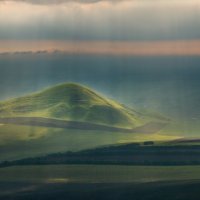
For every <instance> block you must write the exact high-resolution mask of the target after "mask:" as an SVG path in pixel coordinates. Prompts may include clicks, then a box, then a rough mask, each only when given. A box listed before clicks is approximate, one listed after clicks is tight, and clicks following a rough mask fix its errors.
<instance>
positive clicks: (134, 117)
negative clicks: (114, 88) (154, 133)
mask: <svg viewBox="0 0 200 200" xmlns="http://www.w3.org/2000/svg"><path fill="white" fill-rule="evenodd" d="M0 117H1V118H13V117H15V118H16V117H27V118H28V117H30V118H31V117H41V118H50V119H60V120H68V121H78V122H90V123H96V124H103V125H109V126H115V127H122V128H134V127H137V126H140V125H144V124H145V123H146V119H145V117H144V116H142V115H141V114H140V113H138V112H136V111H134V110H132V109H129V108H127V107H125V106H124V105H122V104H120V103H117V102H115V101H113V100H110V99H107V98H105V97H102V96H101V95H99V94H97V93H96V92H94V91H92V90H91V89H89V88H87V87H84V86H82V85H78V84H74V83H64V84H60V85H57V86H55V87H51V88H48V89H46V90H44V91H40V92H37V93H34V94H31V95H27V96H23V97H19V98H15V99H11V100H8V101H4V102H1V103H0Z"/></svg>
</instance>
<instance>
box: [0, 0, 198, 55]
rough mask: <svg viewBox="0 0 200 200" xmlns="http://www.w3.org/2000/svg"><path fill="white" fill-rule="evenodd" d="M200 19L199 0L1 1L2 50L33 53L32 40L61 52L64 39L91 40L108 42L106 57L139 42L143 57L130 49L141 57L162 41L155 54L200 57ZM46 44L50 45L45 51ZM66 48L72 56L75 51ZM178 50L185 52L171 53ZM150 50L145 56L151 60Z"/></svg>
mask: <svg viewBox="0 0 200 200" xmlns="http://www.w3.org/2000/svg"><path fill="white" fill-rule="evenodd" d="M199 19H200V1H198V0H171V1H167V0H130V1H129V0H127V1H126V0H105V1H98V0H48V1H47V0H21V1H20V0H15V1H7V0H0V27H1V28H0V43H1V45H0V46H1V49H0V51H1V52H6V51H16V49H15V48H14V47H16V46H18V51H25V50H26V47H27V51H30V50H32V49H31V48H30V45H29V44H28V42H29V41H30V40H32V41H37V43H38V40H39V41H41V44H40V45H37V47H38V50H41V49H43V50H52V49H56V50H63V45H61V47H59V44H61V43H59V42H58V43H57V44H56V41H58V40H59V41H64V40H65V42H66V41H68V42H66V43H65V44H70V43H71V42H74V41H75V42H76V41H82V42H83V43H84V44H85V46H86V47H88V46H90V44H91V43H89V44H87V42H88V41H94V42H96V44H97V41H98V42H99V41H100V42H101V41H104V44H105V46H104V50H105V49H106V48H108V50H107V51H105V52H104V53H107V52H110V51H111V50H109V48H111V47H110V45H111V46H112V44H111V43H116V42H127V41H128V42H127V43H129V44H130V42H132V45H133V46H135V42H140V46H141V47H139V50H138V51H139V52H135V50H132V49H131V50H129V51H131V52H135V53H134V55H135V54H136V55H137V54H141V48H143V49H146V48H147V49H148V48H149V49H156V48H157V46H154V44H153V43H152V42H154V41H156V42H157V44H156V45H158V41H160V43H159V48H158V51H157V52H158V53H159V52H165V53H160V54H169V52H171V54H183V55H185V54H188V55H191V54H194V55H199V54H200V53H199V52H200V51H199V43H198V45H197V44H196V41H197V40H199V38H200V20H199ZM3 41H4V43H3ZM8 41H9V42H8ZM19 41H21V42H22V43H21V45H19ZM44 41H49V42H46V46H45V45H44V43H45V42H44ZM52 41H53V42H52ZM163 41H164V42H163ZM167 41H168V42H169V44H166V42H167ZM42 42H43V43H42ZM106 42H107V43H106ZM145 42H147V43H146V44H145ZM149 42H150V43H149ZM172 42H175V43H172ZM190 42H191V43H190ZM83 43H82V44H83ZM17 44H18V45H17ZM49 44H51V45H50V46H49ZM75 44H76V45H77V43H75ZM98 44H99V43H98ZM114 45H115V44H114ZM116 45H118V51H120V52H123V49H127V48H128V49H130V47H126V46H123V45H122V49H121V50H119V48H120V47H119V46H120V45H119V43H116ZM149 45H150V47H149ZM188 45H189V50H188ZM193 45H195V46H193ZM20 46H21V47H22V46H23V48H22V49H20ZM169 46H170V48H169ZM3 47H4V48H3ZM28 47H29V48H28ZM66 48H67V49H68V50H67V51H69V48H71V47H70V46H68V47H67V46H66ZM99 48H100V50H97V49H99ZM101 48H102V47H99V46H98V45H96V50H95V51H96V52H98V51H100V53H102V51H103V50H102V49H101ZM131 48H133V47H131ZM177 48H179V49H182V52H180V50H177V51H178V52H177V51H176V50H174V52H173V51H172V49H177ZM84 49H85V47H84V48H83V47H81V48H80V50H79V49H78V50H77V49H76V51H79V53H80V52H82V51H85V50H84ZM114 49H116V48H114ZM160 49H161V51H160ZM162 49H164V50H162ZM166 49H168V52H166V51H167V50H166ZM34 50H36V49H35V48H34ZM70 51H75V50H74V49H72V50H70ZM148 51H149V50H147V52H145V51H143V53H144V54H145V53H146V54H147V55H148V54H149V53H148ZM157 52H154V54H156V53H157Z"/></svg>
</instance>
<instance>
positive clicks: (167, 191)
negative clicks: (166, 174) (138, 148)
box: [0, 181, 200, 200]
mask: <svg viewBox="0 0 200 200" xmlns="http://www.w3.org/2000/svg"><path fill="white" fill-rule="evenodd" d="M0 186H2V183H0ZM8 186H9V185H7V187H8ZM11 186H12V185H11ZM23 186H24V187H26V188H28V187H27V186H29V189H27V190H24V191H23V189H22V190H21V191H19V192H10V193H9V194H3V195H1V194H0V199H1V200H35V199H37V200H85V199H87V200H111V199H117V200H133V199H134V200H188V199H190V200H197V199H199V196H200V190H199V187H200V182H199V181H172V182H152V183H141V184H139V183H138V184H136V183H129V184H128V183H125V184H120V183H119V184H116V183H114V184H113V183H110V184H106V183H98V184H83V183H79V184H78V183H76V184H75V183H74V184H43V185H40V186H33V185H31V184H27V183H26V184H24V185H23V183H21V184H20V185H19V187H21V188H23ZM3 187H6V185H5V183H4V184H3Z"/></svg>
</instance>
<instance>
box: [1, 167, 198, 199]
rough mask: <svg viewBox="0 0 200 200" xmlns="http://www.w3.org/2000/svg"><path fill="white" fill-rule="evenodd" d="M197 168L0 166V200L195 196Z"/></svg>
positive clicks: (196, 194) (177, 197)
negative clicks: (0, 167)
mask: <svg viewBox="0 0 200 200" xmlns="http://www.w3.org/2000/svg"><path fill="white" fill-rule="evenodd" d="M199 187H200V167H199V166H184V167H181V166H179V167H154V166H151V167H144V166H110V165H107V166H97V165H59V166H56V165H48V166H24V167H22V166H20V167H9V168H2V169H0V199H6V200H8V199H14V200H18V199H20V200H25V199H26V200H28V199H39V200H40V199H42V200H44V199H48V200H49V199H58V200H62V199H70V200H73V199H74V200H79V199H93V200H96V199H133V198H134V199H136V200H137V199H140V200H147V199H148V200H150V199H154V200H155V199H158V200H159V199H162V200H163V199H170V200H173V199H176V200H179V199H180V200H186V199H197V197H198V196H199V195H200V191H199Z"/></svg>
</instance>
